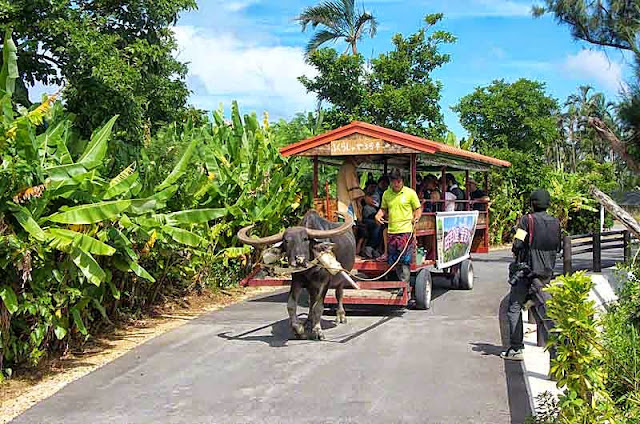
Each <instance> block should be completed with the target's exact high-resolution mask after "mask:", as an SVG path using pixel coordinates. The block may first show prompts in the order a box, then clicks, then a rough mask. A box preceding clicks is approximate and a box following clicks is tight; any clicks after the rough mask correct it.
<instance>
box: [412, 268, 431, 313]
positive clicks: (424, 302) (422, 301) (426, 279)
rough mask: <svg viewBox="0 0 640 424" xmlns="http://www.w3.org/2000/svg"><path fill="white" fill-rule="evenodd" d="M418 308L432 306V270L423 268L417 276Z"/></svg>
mask: <svg viewBox="0 0 640 424" xmlns="http://www.w3.org/2000/svg"><path fill="white" fill-rule="evenodd" d="M415 296H416V308H417V309H429V308H431V272H430V271H429V270H428V269H421V270H420V271H419V272H418V275H417V276H416V284H415Z"/></svg>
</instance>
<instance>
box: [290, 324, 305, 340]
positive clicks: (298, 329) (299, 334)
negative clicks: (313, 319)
mask: <svg viewBox="0 0 640 424" xmlns="http://www.w3.org/2000/svg"><path fill="white" fill-rule="evenodd" d="M291 329H292V330H293V334H295V335H296V338H298V339H304V338H305V331H304V326H303V325H302V324H293V325H292V326H291Z"/></svg>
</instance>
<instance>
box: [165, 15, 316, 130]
mask: <svg viewBox="0 0 640 424" xmlns="http://www.w3.org/2000/svg"><path fill="white" fill-rule="evenodd" d="M174 32H175V34H176V39H177V42H178V46H179V49H178V53H177V58H178V59H179V60H181V61H183V62H190V63H189V65H188V66H189V76H190V77H191V78H194V79H197V80H198V81H199V83H200V84H197V86H196V87H193V89H194V91H195V93H194V96H193V97H192V101H194V103H196V106H198V107H202V108H207V109H210V108H211V106H213V104H217V103H218V102H220V101H222V102H224V103H225V106H226V107H228V105H229V103H230V101H231V100H236V99H237V100H239V101H245V102H246V103H245V104H247V105H248V106H253V107H262V108H264V109H266V110H267V111H269V112H270V113H271V115H272V117H273V118H280V117H284V118H288V117H290V116H291V115H293V114H294V113H296V112H300V111H304V110H312V109H313V107H314V105H315V96H314V95H313V94H307V93H306V90H305V88H304V87H303V86H302V84H300V82H299V81H298V80H297V77H299V76H301V75H309V76H312V75H313V68H311V67H310V66H309V65H307V64H306V63H305V62H304V56H303V54H304V53H303V50H302V49H301V48H297V47H286V46H279V45H275V46H273V45H260V44H255V43H251V42H247V41H242V40H240V39H239V38H238V37H236V36H234V35H232V34H230V33H226V34H213V33H207V32H205V31H204V30H202V29H198V28H195V27H193V26H176V27H174ZM243 99H244V100H243ZM254 105H255V106H254ZM240 106H241V107H243V104H242V103H241V104H240ZM244 108H246V106H245V107H244ZM257 112H258V113H261V112H262V110H257Z"/></svg>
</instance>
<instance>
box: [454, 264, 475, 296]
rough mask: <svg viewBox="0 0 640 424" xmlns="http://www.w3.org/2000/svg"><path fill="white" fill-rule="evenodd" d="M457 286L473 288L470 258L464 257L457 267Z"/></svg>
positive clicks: (466, 288)
mask: <svg viewBox="0 0 640 424" xmlns="http://www.w3.org/2000/svg"><path fill="white" fill-rule="evenodd" d="M457 280H458V288H459V289H462V290H471V289H472V288H473V264H472V263H471V260H470V259H465V260H464V261H462V263H461V264H460V268H459V269H458V278H457Z"/></svg>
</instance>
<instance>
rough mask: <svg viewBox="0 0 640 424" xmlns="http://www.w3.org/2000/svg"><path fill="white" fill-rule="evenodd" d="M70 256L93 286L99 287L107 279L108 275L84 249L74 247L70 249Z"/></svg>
mask: <svg viewBox="0 0 640 424" xmlns="http://www.w3.org/2000/svg"><path fill="white" fill-rule="evenodd" d="M69 256H70V257H71V260H72V261H73V263H74V264H76V266H77V267H78V268H79V269H80V271H82V273H83V274H84V276H85V277H87V280H89V282H91V284H94V285H96V286H99V285H100V283H101V282H103V281H104V279H105V278H106V277H107V274H105V272H104V270H103V269H102V268H100V265H98V262H96V260H95V259H94V258H93V256H91V255H90V254H89V253H85V252H83V251H82V249H80V248H78V247H76V246H73V245H72V246H71V248H70V249H69Z"/></svg>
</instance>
